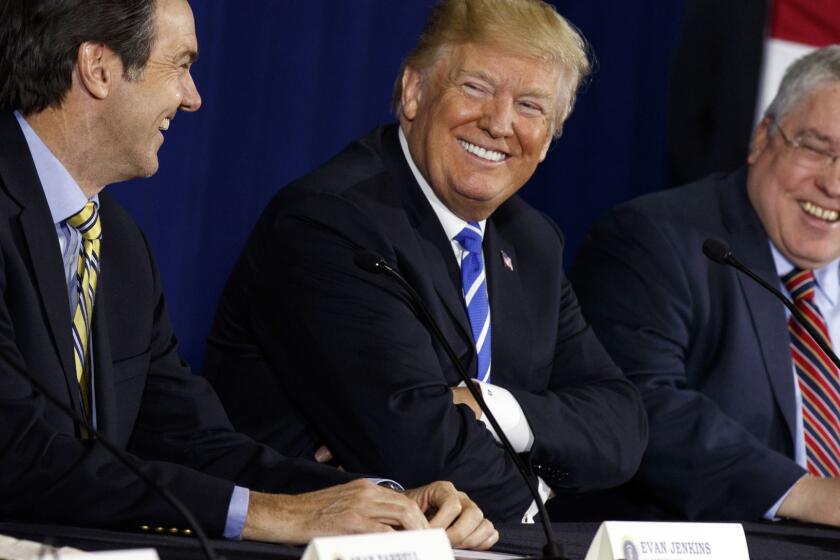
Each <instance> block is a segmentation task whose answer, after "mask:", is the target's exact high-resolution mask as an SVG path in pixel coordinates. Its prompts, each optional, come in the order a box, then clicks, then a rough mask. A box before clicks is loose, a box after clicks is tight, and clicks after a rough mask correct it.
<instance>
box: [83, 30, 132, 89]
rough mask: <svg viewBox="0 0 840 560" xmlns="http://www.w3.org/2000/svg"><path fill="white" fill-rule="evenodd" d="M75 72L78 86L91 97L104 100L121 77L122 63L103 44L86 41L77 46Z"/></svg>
mask: <svg viewBox="0 0 840 560" xmlns="http://www.w3.org/2000/svg"><path fill="white" fill-rule="evenodd" d="M76 72H77V74H78V78H79V85H81V86H82V87H83V88H84V89H85V90H86V91H87V92H88V93H89V94H90V95H91V96H92V97H94V98H96V99H105V98H106V97H108V94H109V93H110V92H111V90H112V89H113V87H114V85H115V84H116V81H117V79H119V78H120V77H121V76H122V62H121V61H120V59H119V57H118V56H117V55H116V53H114V51H112V50H111V49H109V48H108V47H107V46H105V45H104V44H103V43H94V42H91V41H86V42H84V43H82V44H81V45H79V52H78V54H77V56H76Z"/></svg>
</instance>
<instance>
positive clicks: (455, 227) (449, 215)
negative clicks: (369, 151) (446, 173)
mask: <svg viewBox="0 0 840 560" xmlns="http://www.w3.org/2000/svg"><path fill="white" fill-rule="evenodd" d="M399 137H400V146H401V147H402V151H403V155H404V156H405V160H406V161H407V162H408V166H409V167H410V168H411V173H412V174H414V178H415V179H416V180H417V184H418V185H420V190H421V191H423V194H424V195H425V196H426V199H427V200H428V201H429V204H431V205H432V210H434V211H435V215H436V216H437V217H438V220H440V225H441V226H443V231H444V232H446V237H447V238H448V239H449V240H453V239H455V236H456V235H458V234H459V233H461V230H462V229H464V228H465V227H467V221H466V220H462V219H461V218H459V217H458V216H456V215H455V213H454V212H452V210H450V209H449V207H447V206H446V205H445V204H444V203H443V201H442V200H441V199H440V198H438V196H437V194H435V191H434V190H432V187H431V186H430V185H429V183H428V182H427V181H426V178H425V177H423V174H422V173H420V170H419V169H417V166H416V165H415V164H414V160H413V159H411V152H409V150H408V140H406V138H405V133H404V132H403V129H402V127H400V129H399ZM486 223H487V220H481V221H480V222H478V227H479V228H480V229H481V236H482V237H484V225H485V224H486Z"/></svg>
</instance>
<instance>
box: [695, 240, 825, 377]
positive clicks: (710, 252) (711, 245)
mask: <svg viewBox="0 0 840 560" xmlns="http://www.w3.org/2000/svg"><path fill="white" fill-rule="evenodd" d="M703 254H704V255H706V256H707V257H709V259H711V260H713V261H714V262H716V263H718V264H726V265H729V266H731V267H733V268H735V269H736V270H739V271H741V272H743V273H744V274H746V275H747V276H749V277H750V278H752V279H753V280H755V281H756V282H757V283H758V284H759V285H760V286H761V287H763V288H764V289H765V290H767V291H768V292H770V293H771V294H773V295H774V296H776V297H777V298H778V299H779V301H781V302H782V303H783V304H785V307H787V308H788V310H789V311H790V313H791V315H793V316H794V317H795V318H796V322H797V323H799V324H800V325H802V328H803V329H805V330H806V331H807V332H808V335H809V336H810V337H811V338H813V339H814V342H816V343H817V345H818V346H819V347H820V348H821V349H822V351H823V352H824V353H825V355H826V356H828V358H829V359H830V360H831V361H832V362H834V365H835V366H837V368H838V369H840V359H838V358H837V354H835V353H834V349H833V348H831V346H829V345H828V344H827V343H826V342H825V340H824V339H823V337H822V335H821V334H820V333H818V332H817V331H816V329H814V327H813V326H811V323H810V322H809V321H808V320H807V319H806V318H805V317H804V316H803V315H802V312H801V311H799V309H797V308H796V305H794V304H793V302H792V301H790V298H787V297H785V295H784V294H783V293H782V292H780V291H779V290H778V289H776V288H775V287H774V286H771V285H770V284H768V283H767V282H766V281H765V280H764V278H761V277H760V276H758V275H757V274H756V273H755V272H753V271H752V270H750V269H749V268H747V267H746V266H745V265H744V264H742V263H741V262H740V261H739V260H738V259H736V258H735V255H734V254H733V253H732V250H731V249H730V248H729V246H728V245H727V244H726V243H724V242H723V241H720V240H718V239H707V240H705V241H704V242H703Z"/></svg>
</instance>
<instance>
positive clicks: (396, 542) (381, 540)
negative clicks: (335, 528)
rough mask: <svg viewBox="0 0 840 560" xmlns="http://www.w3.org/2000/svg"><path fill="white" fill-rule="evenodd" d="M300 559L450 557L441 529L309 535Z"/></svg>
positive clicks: (443, 559)
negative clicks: (344, 534)
mask: <svg viewBox="0 0 840 560" xmlns="http://www.w3.org/2000/svg"><path fill="white" fill-rule="evenodd" d="M301 560H454V557H453V556H452V547H451V546H450V545H449V539H448V538H447V537H446V533H445V532H444V530H443V529H426V530H424V531H394V532H391V533H370V534H366V535H347V536H340V537H319V538H317V539H312V541H311V542H310V543H309V546H307V547H306V550H305V551H304V552H303V557H302V558H301Z"/></svg>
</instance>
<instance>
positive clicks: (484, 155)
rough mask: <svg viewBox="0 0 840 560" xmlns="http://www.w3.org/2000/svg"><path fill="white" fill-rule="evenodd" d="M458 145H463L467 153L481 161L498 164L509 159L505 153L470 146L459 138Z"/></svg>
mask: <svg viewBox="0 0 840 560" xmlns="http://www.w3.org/2000/svg"><path fill="white" fill-rule="evenodd" d="M458 144H460V145H461V147H462V148H464V149H465V150H466V151H468V152H469V153H471V154H472V155H474V156H476V157H480V158H481V159H484V160H487V161H492V162H493V163H498V162H500V161H504V160H506V159H507V157H508V155H507V154H506V153H504V152H497V151H496V150H488V149H485V148H482V147H481V146H476V145H475V144H470V143H469V142H467V141H466V140H461V139H460V138H458Z"/></svg>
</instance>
